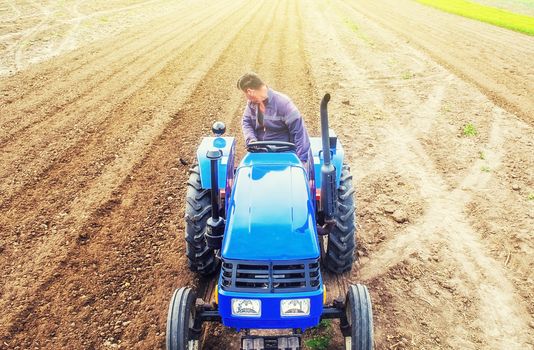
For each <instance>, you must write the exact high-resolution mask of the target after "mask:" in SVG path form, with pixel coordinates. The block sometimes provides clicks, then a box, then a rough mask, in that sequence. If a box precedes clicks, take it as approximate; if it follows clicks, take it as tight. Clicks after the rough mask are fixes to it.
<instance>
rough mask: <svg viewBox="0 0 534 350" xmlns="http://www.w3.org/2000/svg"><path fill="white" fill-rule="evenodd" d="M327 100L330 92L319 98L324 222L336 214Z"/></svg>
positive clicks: (334, 179)
mask: <svg viewBox="0 0 534 350" xmlns="http://www.w3.org/2000/svg"><path fill="white" fill-rule="evenodd" d="M328 101H330V94H326V95H324V97H323V99H322V100H321V138H322V141H323V160H324V162H323V166H322V167H321V210H322V212H323V215H324V220H325V222H328V221H330V220H332V218H333V217H334V216H335V214H336V201H337V198H336V197H337V196H336V194H337V192H336V168H335V167H334V166H333V165H332V162H331V159H330V135H329V132H328V109H327V105H328Z"/></svg>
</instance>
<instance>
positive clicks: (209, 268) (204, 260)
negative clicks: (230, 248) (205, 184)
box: [185, 165, 219, 276]
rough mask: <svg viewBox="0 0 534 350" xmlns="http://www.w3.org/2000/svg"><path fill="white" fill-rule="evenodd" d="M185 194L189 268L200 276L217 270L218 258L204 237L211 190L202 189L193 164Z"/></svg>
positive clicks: (209, 209)
mask: <svg viewBox="0 0 534 350" xmlns="http://www.w3.org/2000/svg"><path fill="white" fill-rule="evenodd" d="M189 172H190V175H189V180H188V181H187V196H186V199H185V202H186V203H185V240H186V255H187V259H188V265H189V269H190V270H191V271H193V272H197V273H199V274H200V275H202V276H207V275H210V274H212V273H213V272H215V271H216V270H217V267H218V264H219V260H218V259H217V258H216V257H215V253H214V251H213V249H210V248H209V247H208V245H207V243H206V239H205V238H204V232H205V231H206V222H207V221H208V218H209V217H210V213H211V191H210V190H209V189H203V188H202V185H201V183H200V170H199V167H198V165H195V166H194V167H193V168H192V169H190V170H189Z"/></svg>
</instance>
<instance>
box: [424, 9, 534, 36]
mask: <svg viewBox="0 0 534 350" xmlns="http://www.w3.org/2000/svg"><path fill="white" fill-rule="evenodd" d="M416 1H417V2H420V3H422V4H425V5H428V6H432V7H435V8H437V9H440V10H443V11H446V12H450V13H454V14H456V15H460V16H464V17H468V18H472V19H476V20H479V21H482V22H486V23H490V24H493V25H496V26H499V27H503V28H507V29H511V30H515V31H517V32H521V33H525V34H528V35H533V36H534V17H531V16H526V15H520V14H516V13H512V12H508V11H505V10H501V9H498V8H496V7H491V6H484V5H480V4H477V3H473V2H470V1H465V0H416Z"/></svg>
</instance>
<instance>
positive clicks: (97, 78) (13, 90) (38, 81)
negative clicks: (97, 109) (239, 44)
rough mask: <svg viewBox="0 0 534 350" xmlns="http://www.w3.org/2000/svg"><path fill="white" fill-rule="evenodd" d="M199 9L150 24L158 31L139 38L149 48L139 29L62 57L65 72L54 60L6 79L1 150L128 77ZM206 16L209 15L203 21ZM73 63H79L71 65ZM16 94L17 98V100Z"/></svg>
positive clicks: (187, 23) (171, 38) (191, 19)
mask: <svg viewBox="0 0 534 350" xmlns="http://www.w3.org/2000/svg"><path fill="white" fill-rule="evenodd" d="M186 8H187V6H185V5H184V6H183V7H181V8H177V9H176V11H180V10H184V9H186ZM202 9H203V10H204V11H206V12H207V11H208V10H212V9H211V8H210V7H205V6H203V7H202ZM202 9H197V8H193V9H192V12H190V13H188V14H189V17H188V16H187V15H186V16H182V17H181V21H179V22H177V21H176V19H167V20H166V21H165V22H161V20H158V22H152V23H150V24H148V25H150V26H152V25H157V26H156V30H153V31H150V32H149V33H148V35H144V36H143V38H144V39H145V40H146V41H149V42H150V43H149V44H148V45H147V44H146V42H143V41H140V40H139V39H140V36H141V33H142V31H143V30H144V28H146V27H145V26H140V28H142V29H137V31H135V32H134V31H132V30H129V31H127V32H126V33H124V34H122V35H120V36H119V37H118V38H113V39H111V40H108V41H104V42H99V43H98V44H94V45H92V46H89V47H87V48H84V49H83V50H79V51H77V52H75V54H69V55H66V57H65V58H63V57H62V58H58V60H59V59H62V60H64V61H65V62H67V64H66V67H61V69H57V67H58V66H59V65H58V64H57V61H55V60H54V61H53V62H50V63H48V64H47V65H45V64H42V65H39V68H38V72H39V74H38V75H37V74H34V73H33V70H30V71H29V72H24V73H20V74H19V75H17V76H15V77H13V78H4V80H5V83H6V84H5V85H6V88H4V89H3V90H4V91H5V95H7V97H4V96H2V97H0V100H1V99H3V100H2V102H3V103H2V107H1V108H2V109H1V110H2V112H3V114H5V117H4V118H2V121H1V124H0V128H1V129H2V137H1V138H0V147H2V146H4V144H6V143H7V142H9V141H13V139H14V138H15V137H19V135H20V134H21V133H22V132H24V131H25V130H27V129H28V128H30V127H31V126H35V125H36V124H37V123H39V125H41V124H44V123H45V122H47V121H48V120H49V119H50V118H52V117H54V116H55V114H56V113H57V112H58V111H63V110H64V109H66V108H67V107H68V106H69V105H71V104H72V103H75V102H77V101H78V100H79V99H80V98H81V97H86V96H87V95H88V94H90V93H92V92H93V91H94V89H95V88H96V87H97V86H98V85H100V84H102V83H103V82H106V81H109V80H111V79H116V78H120V77H121V75H123V74H125V73H126V72H128V67H129V66H130V65H132V64H134V63H138V61H139V60H140V59H145V60H146V59H150V55H147V54H148V53H150V52H153V51H157V50H159V49H160V48H161V47H162V46H163V45H165V44H167V43H168V42H169V41H170V40H173V39H174V37H170V38H169V34H172V33H176V32H182V31H183V30H184V29H186V28H189V29H191V23H189V22H188V21H193V20H194V19H196V18H197V17H198V13H196V10H202ZM210 14H211V13H210ZM209 17H210V16H207V17H206V18H204V20H205V19H208V18H209ZM201 22H203V21H202V20H197V22H196V23H194V24H193V27H194V26H196V25H198V24H199V23H201ZM179 24H183V26H182V27H174V26H176V25H179ZM162 39H166V40H162ZM104 43H105V44H104ZM80 52H81V53H80ZM131 52H136V55H131ZM73 60H75V61H76V63H79V64H72V63H71V62H72V61H73ZM102 60H105V61H107V62H108V64H107V66H111V67H116V69H113V70H107V71H106V70H104V71H103V69H104V68H103V64H102ZM50 65H51V66H52V67H51V68H50V67H49V66H50ZM36 69H37V68H36ZM43 70H44V71H43ZM103 73H106V74H103ZM65 77H67V79H65ZM77 81H83V82H84V83H83V84H79V85H76V86H75V84H74V82H77ZM28 85H31V86H32V87H33V89H32V91H28V90H27V89H20V86H24V87H25V86H28ZM43 90H44V93H43ZM17 93H18V95H15V94H17ZM58 95H59V96H58ZM28 114H31V115H28ZM4 133H5V134H4Z"/></svg>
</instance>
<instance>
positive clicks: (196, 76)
mask: <svg viewBox="0 0 534 350" xmlns="http://www.w3.org/2000/svg"><path fill="white" fill-rule="evenodd" d="M229 10H230V11H232V9H229ZM243 11H244V10H242V11H240V12H236V13H234V14H233V16H237V15H240V14H241V12H243ZM232 12H233V11H232ZM228 22H230V19H228V20H227V21H226V22H225V23H228ZM234 22H235V20H234ZM213 40H216V41H217V44H216V45H212V49H215V52H217V50H216V49H217V47H224V45H225V44H226V43H227V42H226V40H222V41H221V40H219V38H215V39H213ZM210 44H211V43H210V42H209V41H208V42H207V43H204V45H210ZM197 49H198V47H197ZM193 57H194V56H193ZM192 61H193V62H195V63H199V62H198V60H196V59H193V60H192ZM210 63H211V64H212V62H210ZM210 63H207V64H210ZM207 67H209V66H207ZM201 72H202V68H201V66H197V72H195V73H193V74H192V76H191V77H190V78H188V80H189V82H187V83H186V84H185V85H186V86H185V91H189V89H188V87H192V86H193V85H190V84H196V83H195V81H198V80H196V79H200V78H201V77H200V76H199V74H201ZM186 80H187V79H186ZM175 94H176V93H175ZM178 94H179V93H178ZM177 99H179V98H178V96H174V102H176V100H177ZM163 107H164V108H165V107H167V108H169V106H165V105H164V106H163ZM164 114H165V113H164ZM160 127H161V126H160ZM156 130H157V128H156ZM155 135H158V133H155ZM90 189H93V188H90ZM94 192H99V191H98V190H94ZM104 193H105V194H107V193H108V192H107V191H104ZM103 198H105V195H103ZM84 204H87V207H86V208H84V209H86V210H85V211H84V210H80V211H79V212H80V214H83V213H84V212H86V211H87V210H88V209H90V208H91V206H92V205H95V204H98V201H96V203H84ZM82 207H83V205H82ZM80 220H81V221H83V220H84V218H81V219H79V221H80ZM79 221H78V222H79ZM70 224H71V227H72V226H74V228H75V226H76V225H73V224H72V223H70ZM71 236H72V234H71ZM23 313H24V312H23Z"/></svg>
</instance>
